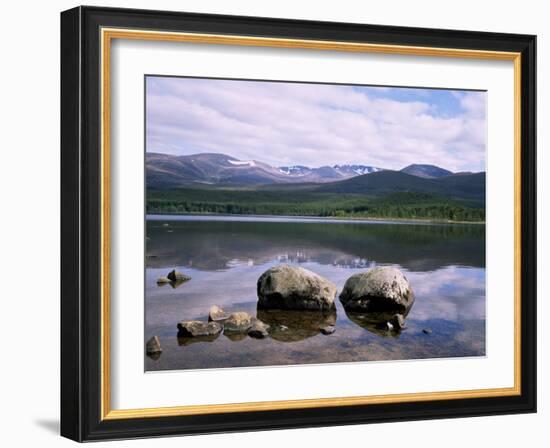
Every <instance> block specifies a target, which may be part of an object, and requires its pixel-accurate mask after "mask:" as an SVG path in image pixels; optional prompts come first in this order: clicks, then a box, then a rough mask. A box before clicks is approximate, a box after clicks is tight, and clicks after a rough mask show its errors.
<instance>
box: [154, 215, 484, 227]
mask: <svg viewBox="0 0 550 448" xmlns="http://www.w3.org/2000/svg"><path fill="white" fill-rule="evenodd" d="M161 217H166V218H174V217H181V218H184V217H195V218H209V217H211V218H217V220H218V221H222V220H223V218H229V220H232V221H239V218H241V220H244V221H254V220H258V219H260V220H262V219H263V220H273V221H284V220H287V221H289V222H292V221H293V220H294V221H297V222H302V221H311V222H319V221H322V222H335V223H338V222H339V223H346V222H349V223H352V222H353V223H361V222H364V223H371V224H440V225H441V224H443V225H444V224H461V225H464V224H468V225H469V224H473V225H485V221H451V220H443V219H425V218H384V217H369V218H361V217H345V216H300V215H252V214H237V213H235V214H218V213H147V214H146V215H145V219H146V220H147V221H160V220H161V219H162V218H161ZM201 220H203V221H206V220H207V219H197V221H201Z"/></svg>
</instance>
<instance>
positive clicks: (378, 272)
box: [340, 267, 414, 316]
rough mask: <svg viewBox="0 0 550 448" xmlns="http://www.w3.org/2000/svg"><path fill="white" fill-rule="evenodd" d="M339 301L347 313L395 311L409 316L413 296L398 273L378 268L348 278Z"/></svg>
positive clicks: (398, 271)
mask: <svg viewBox="0 0 550 448" xmlns="http://www.w3.org/2000/svg"><path fill="white" fill-rule="evenodd" d="M340 301H341V302H342V305H344V308H345V309H346V311H359V312H376V311H395V312H396V313H399V314H403V315H404V316H406V314H407V313H408V312H409V310H410V308H411V306H412V304H413V303H414V293H413V290H412V288H411V285H410V284H409V282H408V280H407V277H405V275H403V273H402V272H401V271H400V270H399V269H396V268H392V267H378V268H374V269H371V270H370V271H367V272H362V273H359V274H355V275H352V276H351V277H350V278H348V280H347V281H346V284H345V285H344V289H343V290H342V293H341V294H340Z"/></svg>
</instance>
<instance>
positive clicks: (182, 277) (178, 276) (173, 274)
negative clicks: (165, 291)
mask: <svg viewBox="0 0 550 448" xmlns="http://www.w3.org/2000/svg"><path fill="white" fill-rule="evenodd" d="M166 277H168V280H170V281H171V282H174V283H182V282H187V281H189V280H191V277H189V276H188V275H186V274H182V273H181V272H178V271H176V270H175V269H173V270H172V271H170V272H169V274H168V275H167V276H166Z"/></svg>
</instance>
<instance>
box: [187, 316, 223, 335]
mask: <svg viewBox="0 0 550 448" xmlns="http://www.w3.org/2000/svg"><path fill="white" fill-rule="evenodd" d="M222 329H223V327H222V326H221V325H220V324H219V323H217V322H201V321H199V320H188V321H182V322H180V323H178V337H204V336H214V335H216V334H219V333H221V331H222Z"/></svg>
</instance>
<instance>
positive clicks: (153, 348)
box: [145, 336, 162, 355]
mask: <svg viewBox="0 0 550 448" xmlns="http://www.w3.org/2000/svg"><path fill="white" fill-rule="evenodd" d="M145 348H146V351H147V354H148V355H153V354H157V353H162V348H161V347H160V339H159V337H158V336H153V337H152V338H151V339H149V340H148V341H147V344H146V345H145Z"/></svg>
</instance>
